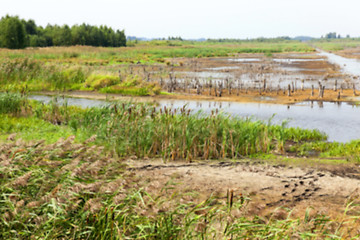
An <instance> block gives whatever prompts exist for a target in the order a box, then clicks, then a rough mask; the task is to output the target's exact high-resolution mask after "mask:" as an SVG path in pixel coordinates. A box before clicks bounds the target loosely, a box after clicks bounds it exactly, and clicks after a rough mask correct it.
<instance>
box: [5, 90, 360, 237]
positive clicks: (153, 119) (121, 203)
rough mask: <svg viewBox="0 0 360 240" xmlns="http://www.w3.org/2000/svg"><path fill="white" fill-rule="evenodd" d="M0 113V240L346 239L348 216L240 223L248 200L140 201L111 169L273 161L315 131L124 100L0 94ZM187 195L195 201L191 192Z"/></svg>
mask: <svg viewBox="0 0 360 240" xmlns="http://www.w3.org/2000/svg"><path fill="white" fill-rule="evenodd" d="M0 106H1V108H0V109H1V110H2V112H1V117H0V136H1V137H0V141H2V144H1V146H0V156H1V159H2V160H1V161H0V172H1V178H0V188H1V194H0V201H1V205H0V215H1V220H0V230H1V231H0V236H1V238H3V239H32V238H35V239H36V238H44V239H54V238H62V239H124V238H125V239H126V238H133V239H134V238H136V239H138V238H145V239H213V238H215V239H221V238H231V239H236V238H257V239H265V238H266V239H284V238H291V237H296V236H297V237H299V238H306V239H317V238H334V239H341V238H342V237H346V236H355V237H356V234H355V235H354V233H352V231H349V229H348V228H347V226H349V224H352V223H354V224H356V219H357V218H355V217H354V216H347V213H346V212H345V214H344V216H343V217H342V218H341V219H331V218H330V217H328V216H324V215H309V212H305V213H304V215H303V217H302V218H294V217H292V215H291V210H288V212H287V214H286V217H285V218H282V219H278V218H276V217H271V216H270V217H269V218H263V217H260V216H251V217H249V216H247V215H246V214H245V213H246V211H245V209H246V206H247V204H248V203H249V201H251V200H250V199H249V198H247V197H245V196H244V197H243V196H235V195H234V194H233V192H231V191H230V192H228V195H227V198H226V199H223V198H219V197H218V196H210V197H208V198H206V200H204V201H201V202H198V201H193V200H188V201H185V202H184V200H183V198H182V197H184V195H183V193H177V192H174V191H173V190H172V189H173V187H172V186H173V184H174V183H171V182H169V183H168V184H167V185H166V186H167V187H164V188H163V189H159V191H158V192H156V193H155V192H151V193H150V192H147V191H146V190H145V189H146V183H144V182H143V181H140V179H139V178H136V175H134V174H131V172H128V171H126V166H125V165H124V163H123V161H121V159H123V158H125V157H133V156H136V157H138V158H144V157H146V158H154V157H155V158H156V157H161V158H163V159H165V160H167V161H173V160H176V159H187V160H188V161H191V160H193V159H197V160H199V159H214V160H216V159H224V158H231V159H238V158H242V157H244V156H248V157H251V156H258V155H259V154H261V153H263V154H274V153H276V154H278V153H284V152H285V151H289V148H287V147H286V145H287V142H288V141H290V142H292V143H294V142H296V143H298V144H299V146H303V144H304V143H305V144H311V142H312V143H313V144H320V145H321V144H322V142H323V140H324V139H326V136H324V135H323V134H321V133H319V132H317V131H308V130H301V129H294V128H287V127H286V125H285V124H284V125H282V126H274V125H271V124H270V123H267V122H260V121H255V122H251V121H249V120H244V119H240V118H230V117H227V116H224V115H221V114H217V113H216V112H214V113H212V114H211V115H210V116H207V115H202V114H200V113H199V114H189V112H188V111H187V109H185V108H183V109H177V110H175V109H159V110H158V109H155V108H154V107H153V106H151V105H147V104H140V105H134V104H132V103H130V102H123V103H121V102H120V103H113V104H111V105H110V106H109V107H103V108H89V109H81V108H77V107H69V106H66V105H65V106H58V105H57V104H56V102H55V101H54V102H52V103H51V104H49V105H42V104H39V103H36V102H33V101H29V100H27V99H26V97H23V96H21V95H20V94H1V95H0ZM15 134H16V135H15ZM6 139H7V140H6ZM324 144H325V143H324ZM331 146H332V145H328V148H331ZM353 147H354V144H350V145H349V149H350V148H351V149H352V151H351V152H349V153H350V154H353V153H354V152H353V150H354V149H353ZM356 148H357V149H358V146H357V145H356ZM345 149H347V148H345ZM322 150H323V151H325V149H324V148H323V149H322ZM327 150H328V149H327ZM355 151H358V150H355ZM337 154H340V153H337ZM341 154H343V153H341ZM345 155H346V154H345ZM355 161H356V159H355ZM187 194H192V195H191V196H194V199H196V194H197V193H196V192H192V193H187ZM165 203H166V204H165ZM164 204H165V205H164ZM164 206H167V207H165V208H164ZM348 208H349V209H350V208H352V205H351V203H349V206H348ZM156 209H157V210H156ZM345 222H346V224H344V223H345Z"/></svg>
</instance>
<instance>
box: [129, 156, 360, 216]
mask: <svg viewBox="0 0 360 240" xmlns="http://www.w3.org/2000/svg"><path fill="white" fill-rule="evenodd" d="M127 164H128V169H127V170H128V171H132V172H133V173H134V174H135V175H136V176H137V177H138V178H139V179H142V181H144V182H148V184H147V185H146V189H145V190H146V191H148V192H150V193H151V192H154V191H155V192H156V191H159V190H160V189H162V188H164V187H165V186H166V185H168V184H169V182H173V183H174V185H173V186H172V187H173V188H174V191H175V192H178V193H180V194H185V193H188V192H194V191H195V192H197V193H199V195H198V197H197V200H204V199H206V198H208V197H210V196H211V195H212V196H217V197H220V198H223V199H226V196H227V192H228V191H231V190H233V191H234V195H235V196H236V197H240V196H242V197H247V198H249V199H250V201H249V205H248V207H247V214H249V215H254V214H256V215H260V216H269V215H271V214H273V213H274V212H277V217H278V218H280V219H281V218H285V217H286V216H287V213H286V211H284V210H283V209H286V208H289V209H293V210H292V215H293V216H303V215H304V213H305V211H306V209H308V208H312V210H313V212H315V213H316V214H325V215H327V216H333V217H336V216H340V215H342V214H343V213H344V211H345V208H346V206H347V204H348V203H350V202H351V201H354V200H355V201H356V199H357V198H358V197H359V196H360V167H359V166H358V165H355V164H336V165H335V164H317V163H316V164H312V165H310V166H309V165H307V166H305V164H300V165H298V164H297V165H296V164H295V165H289V164H283V163H271V162H267V161H254V160H251V161H221V162H220V161H201V162H194V163H186V162H170V163H164V162H163V161H161V160H156V161H154V160H151V161H147V160H128V161H127ZM185 195H186V194H185Z"/></svg>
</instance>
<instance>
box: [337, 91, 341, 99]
mask: <svg viewBox="0 0 360 240" xmlns="http://www.w3.org/2000/svg"><path fill="white" fill-rule="evenodd" d="M337 99H338V100H339V99H340V91H339V92H338V95H337Z"/></svg>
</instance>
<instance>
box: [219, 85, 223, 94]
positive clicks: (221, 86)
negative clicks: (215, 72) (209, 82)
mask: <svg viewBox="0 0 360 240" xmlns="http://www.w3.org/2000/svg"><path fill="white" fill-rule="evenodd" d="M222 88H223V83H222V82H220V84H219V97H221V95H222Z"/></svg>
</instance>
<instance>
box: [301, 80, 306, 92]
mask: <svg viewBox="0 0 360 240" xmlns="http://www.w3.org/2000/svg"><path fill="white" fill-rule="evenodd" d="M304 82H305V80H304V79H303V80H301V91H304Z"/></svg>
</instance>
